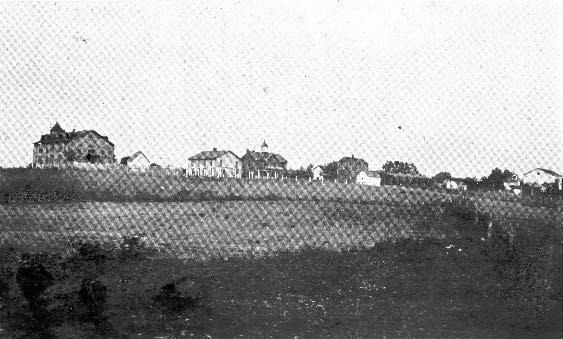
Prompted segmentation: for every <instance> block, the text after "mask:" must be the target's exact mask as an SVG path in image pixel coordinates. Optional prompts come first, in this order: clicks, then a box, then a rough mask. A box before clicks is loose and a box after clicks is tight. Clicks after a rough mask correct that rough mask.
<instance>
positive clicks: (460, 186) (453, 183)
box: [442, 178, 467, 191]
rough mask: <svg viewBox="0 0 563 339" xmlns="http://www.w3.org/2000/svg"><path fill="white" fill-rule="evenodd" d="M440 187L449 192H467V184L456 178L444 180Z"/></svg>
mask: <svg viewBox="0 0 563 339" xmlns="http://www.w3.org/2000/svg"><path fill="white" fill-rule="evenodd" d="M442 187H444V188H446V189H449V190H456V191H467V183H466V182H465V181H464V180H463V179H457V178H449V179H444V181H443V182H442Z"/></svg>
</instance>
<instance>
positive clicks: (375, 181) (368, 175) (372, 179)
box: [356, 171, 381, 186]
mask: <svg viewBox="0 0 563 339" xmlns="http://www.w3.org/2000/svg"><path fill="white" fill-rule="evenodd" d="M356 183H358V184H361V185H369V186H381V176H380V175H379V173H378V172H376V171H361V172H360V173H358V176H357V177H356Z"/></svg>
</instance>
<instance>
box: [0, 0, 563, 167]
mask: <svg viewBox="0 0 563 339" xmlns="http://www.w3.org/2000/svg"><path fill="white" fill-rule="evenodd" d="M562 9H563V6H562V5H560V4H559V2H558V1H537V2H528V1H518V0H516V1H488V0H486V1H485V0H483V1H475V0H471V1H439V0H435V1H376V0H371V1H364V0H357V1H346V0H342V1H334V0H322V1H321V0H313V1H289V0H285V1H279V0H278V1H264V0H260V1H240V2H234V1H233V2H225V1H214V0H212V1H209V0H207V1H179V2H175V1H160V2H156V1H155V2H153V1H145V2H129V1H127V2H125V1H124V2H89V1H88V2H86V1H83V2H40V3H27V2H26V3H4V2H3V3H0V166H2V167H11V166H26V165H27V164H29V163H30V162H31V161H32V150H33V145H32V143H33V142H35V141H38V140H39V137H40V136H41V134H46V133H48V132H49V129H50V128H51V126H52V125H53V124H54V123H55V122H56V121H58V122H59V123H60V125H61V126H62V127H63V128H64V129H66V130H67V131H70V130H73V129H76V130H85V129H86V130H89V129H93V130H96V131H98V132H99V133H101V134H102V135H107V136H108V137H109V140H110V141H112V142H113V143H114V144H115V145H116V146H115V153H116V157H117V159H118V160H119V159H120V158H121V157H123V156H127V155H131V154H132V153H134V152H136V151H138V150H141V151H143V153H145V154H146V155H147V157H148V158H149V160H150V161H151V162H156V163H159V164H161V165H171V166H178V167H182V166H184V167H185V166H187V164H188V158H189V157H190V156H192V155H194V154H196V153H198V152H200V151H202V150H210V149H212V148H213V147H216V148H218V149H225V150H232V151H233V152H235V153H236V154H237V155H239V156H242V155H244V153H245V152H246V150H247V149H251V150H252V149H256V150H258V149H259V148H260V145H261V144H262V142H263V141H264V140H266V142H267V143H268V145H269V150H270V151H272V152H276V153H280V154H282V155H283V156H284V157H285V158H286V159H287V160H288V162H289V164H288V166H289V167H291V168H298V167H300V166H306V165H308V164H310V163H312V164H325V163H328V162H330V161H333V160H338V159H340V158H341V157H343V156H351V155H354V156H355V157H360V158H363V159H365V160H366V161H367V162H368V163H369V166H370V169H372V170H377V169H380V168H381V166H382V165H383V163H384V162H385V161H387V160H399V161H407V162H413V163H414V164H415V165H416V166H417V167H418V169H419V171H420V172H421V173H423V174H425V175H429V176H432V175H434V174H436V173H438V172H441V171H448V172H450V173H452V175H454V176H460V177H466V176H470V177H481V176H485V175H487V174H489V173H490V172H491V170H492V169H493V168H495V167H500V168H501V169H504V168H507V169H510V170H512V171H515V172H516V173H519V174H521V173H524V172H526V171H528V170H531V169H534V168H536V167H543V168H549V169H553V170H555V171H557V172H559V173H563V163H562V157H561V154H562V150H563V127H562V126H563V119H562V115H561V104H562V101H561V99H562V98H563V96H562V93H563V91H562V89H563V86H561V70H562V69H563V68H562V66H563V63H562V61H561V60H562V59H563V58H562V56H561V51H562V48H561V46H562V45H561V41H560V37H561V34H560V33H561V22H560V21H559V18H561V17H562V16H561V14H562V13H563V10H562Z"/></svg>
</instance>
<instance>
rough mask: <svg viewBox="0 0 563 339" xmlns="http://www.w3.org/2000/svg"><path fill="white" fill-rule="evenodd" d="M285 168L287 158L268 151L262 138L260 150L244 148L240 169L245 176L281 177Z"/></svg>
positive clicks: (250, 177)
mask: <svg viewBox="0 0 563 339" xmlns="http://www.w3.org/2000/svg"><path fill="white" fill-rule="evenodd" d="M286 170H287V160H285V159H284V157H282V156H281V155H280V154H276V153H270V152H268V144H266V141H265V140H264V143H263V144H262V147H261V149H260V152H256V151H250V150H248V149H247V150H246V154H245V155H244V156H243V157H242V171H243V175H244V177H245V178H249V179H252V178H258V179H259V178H266V179H269V178H281V176H282V175H283V174H284V173H285V171H286Z"/></svg>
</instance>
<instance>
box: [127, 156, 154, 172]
mask: <svg viewBox="0 0 563 339" xmlns="http://www.w3.org/2000/svg"><path fill="white" fill-rule="evenodd" d="M121 163H122V164H123V165H125V166H127V167H128V168H130V169H132V170H134V171H140V172H144V171H146V170H147V169H148V168H149V167H150V165H151V162H150V161H149V159H148V158H147V156H146V155H145V154H144V153H143V152H141V151H138V152H135V154H133V155H132V156H130V157H125V158H123V159H122V161H121Z"/></svg>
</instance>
